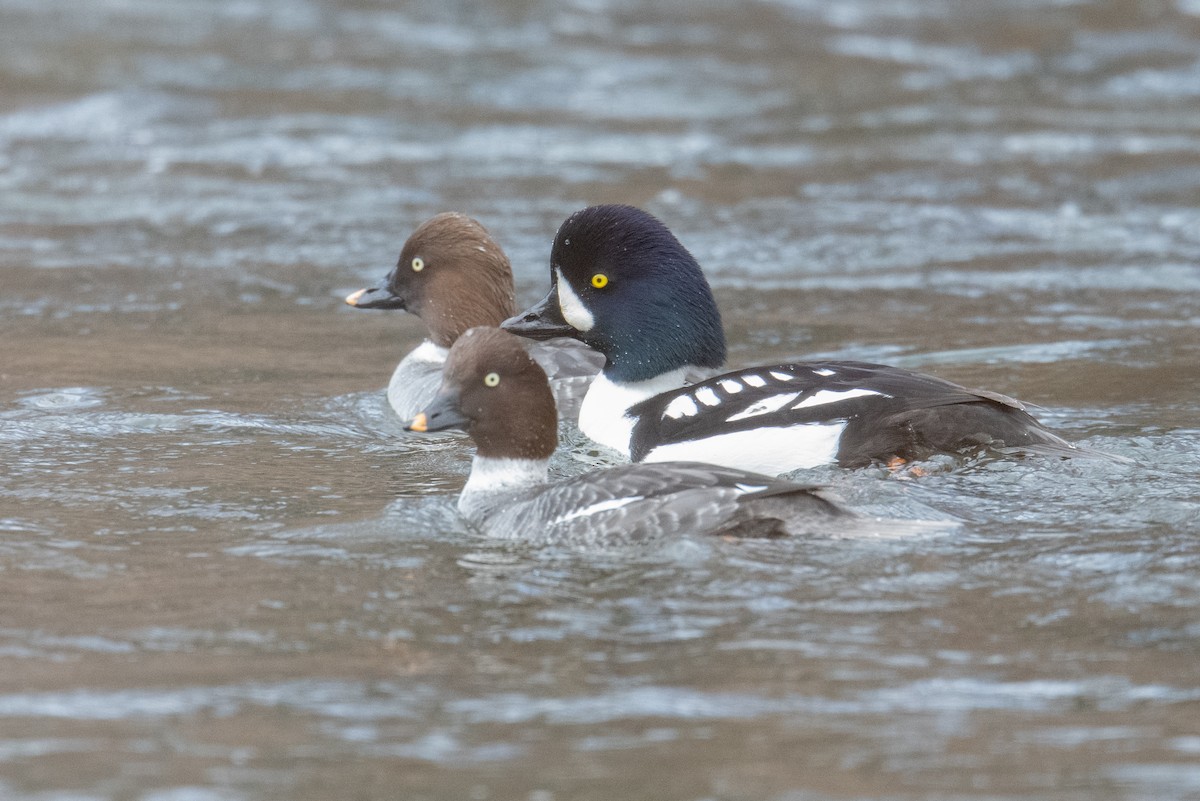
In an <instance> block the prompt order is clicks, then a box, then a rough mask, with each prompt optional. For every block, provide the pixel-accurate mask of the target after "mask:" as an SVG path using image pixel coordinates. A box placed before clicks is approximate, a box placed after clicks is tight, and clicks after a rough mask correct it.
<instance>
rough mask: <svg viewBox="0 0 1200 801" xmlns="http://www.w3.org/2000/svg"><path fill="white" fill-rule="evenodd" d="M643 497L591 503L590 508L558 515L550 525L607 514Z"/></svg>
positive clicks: (635, 496) (637, 496)
mask: <svg viewBox="0 0 1200 801" xmlns="http://www.w3.org/2000/svg"><path fill="white" fill-rule="evenodd" d="M642 497H643V496H641V495H634V496H633V497H632V498H611V499H609V500H607V501H600V502H599V503H593V504H592V505H591V506H585V507H583V508H582V509H576V510H575V511H573V512H567V513H566V514H565V515H559V516H558V517H556V518H554V519H553V520H551V521H550V525H552V526H553V525H554V524H556V523H565V522H567V521H568V520H574V519H575V518H577V517H587V516H588V515H594V514H599V513H600V512H609V511H612V510H613V509H620V508H621V507H622V506H628V505H629V504H631V503H633V502H634V501H640V500H641V499H642Z"/></svg>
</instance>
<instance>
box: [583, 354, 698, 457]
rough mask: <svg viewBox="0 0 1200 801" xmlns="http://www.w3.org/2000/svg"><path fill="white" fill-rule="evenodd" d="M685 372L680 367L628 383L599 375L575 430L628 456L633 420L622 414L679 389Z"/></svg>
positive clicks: (684, 369) (587, 397) (584, 403)
mask: <svg viewBox="0 0 1200 801" xmlns="http://www.w3.org/2000/svg"><path fill="white" fill-rule="evenodd" d="M686 372H687V368H682V367H681V368H680V369H678V370H672V371H671V372H669V373H663V374H662V375H660V376H658V377H656V378H651V379H650V380H648V381H633V382H629V383H618V382H615V381H612V380H610V379H609V378H608V376H606V375H605V374H604V373H600V375H598V376H596V380H595V381H593V382H592V386H591V387H590V388H589V389H588V393H587V395H586V396H585V397H584V399H583V405H582V406H580V408H579V430H580V431H582V432H583V433H584V434H586V435H587V436H588V438H589V439H591V440H593V441H595V442H598V443H600V444H601V445H604V446H606V447H609V448H612V449H613V450H615V451H617V452H619V453H620V454H622V455H623V456H629V438H630V437H631V436H632V435H633V424H634V420H633V419H632V418H630V417H627V416H626V415H625V412H626V411H628V410H629V407H630V406H633V405H634V404H635V403H640V402H641V401H644V400H646V399H647V398H652V397H654V396H655V395H658V394H661V393H663V392H666V391H667V390H670V389H677V388H679V387H681V386H683V381H684V375H685V374H686Z"/></svg>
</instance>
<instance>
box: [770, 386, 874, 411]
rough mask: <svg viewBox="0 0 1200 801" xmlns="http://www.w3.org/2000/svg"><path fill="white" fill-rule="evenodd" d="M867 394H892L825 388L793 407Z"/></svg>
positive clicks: (867, 390) (822, 403) (859, 396)
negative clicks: (839, 390) (840, 390)
mask: <svg viewBox="0 0 1200 801" xmlns="http://www.w3.org/2000/svg"><path fill="white" fill-rule="evenodd" d="M867 395H878V396H879V397H881V398H890V397H892V396H891V395H886V394H884V393H882V392H876V391H875V390H873V389H847V390H845V391H842V392H838V391H836V390H832V389H823V390H821V391H820V392H814V393H813V394H812V396H811V397H808V398H805V399H804V400H802V401H800V402H799V403H797V404H796V405H795V406H793V407H792V408H793V409H803V408H805V407H808V406H823V405H825V404H826V403H837V402H838V401H844V400H850V399H851V398H863V397H866V396H867Z"/></svg>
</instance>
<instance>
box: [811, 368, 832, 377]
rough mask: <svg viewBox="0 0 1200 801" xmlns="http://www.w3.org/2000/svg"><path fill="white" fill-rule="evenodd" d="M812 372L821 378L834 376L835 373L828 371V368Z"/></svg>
mask: <svg viewBox="0 0 1200 801" xmlns="http://www.w3.org/2000/svg"><path fill="white" fill-rule="evenodd" d="M813 372H814V373H815V374H817V375H823V376H831V375H836V373H835V372H834V371H833V370H830V369H829V368H828V367H822V368H821V369H820V370H813Z"/></svg>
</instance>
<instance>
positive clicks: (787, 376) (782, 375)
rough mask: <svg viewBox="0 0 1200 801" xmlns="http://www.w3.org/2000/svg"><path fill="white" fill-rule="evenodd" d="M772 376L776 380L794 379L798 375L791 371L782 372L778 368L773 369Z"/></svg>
mask: <svg viewBox="0 0 1200 801" xmlns="http://www.w3.org/2000/svg"><path fill="white" fill-rule="evenodd" d="M771 377H772V378H774V379H775V380H776V381H794V380H795V378H796V376H794V375H792V374H791V373H781V372H779V371H777V370H772V371H771Z"/></svg>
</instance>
